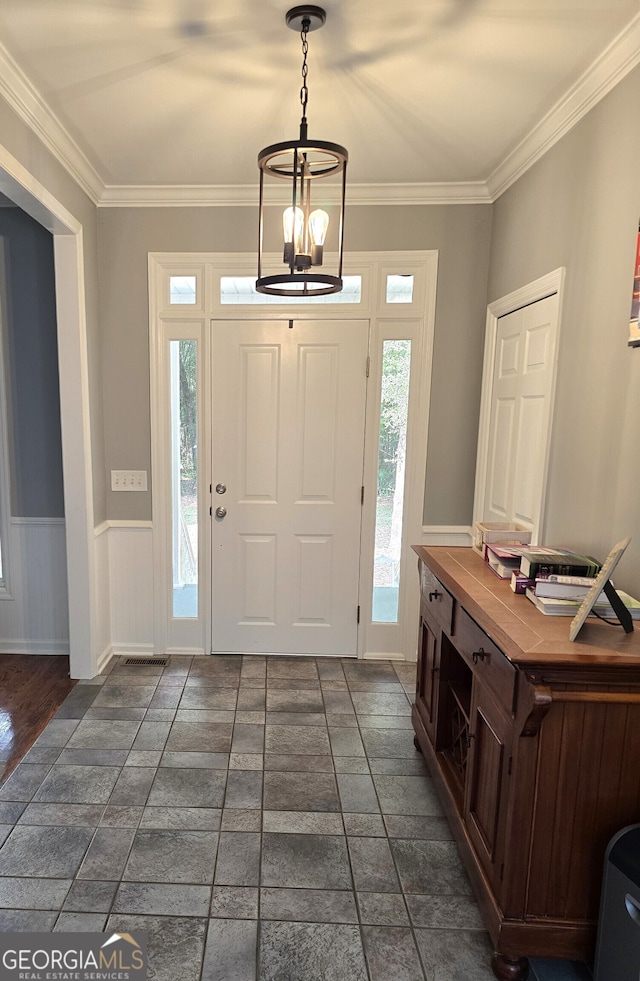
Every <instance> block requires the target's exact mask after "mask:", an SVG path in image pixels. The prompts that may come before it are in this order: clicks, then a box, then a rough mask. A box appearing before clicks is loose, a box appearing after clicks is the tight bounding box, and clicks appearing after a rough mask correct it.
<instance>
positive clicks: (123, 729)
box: [67, 719, 139, 749]
mask: <svg viewBox="0 0 640 981" xmlns="http://www.w3.org/2000/svg"><path fill="white" fill-rule="evenodd" d="M138 728H139V724H138V723H137V722H122V721H120V720H118V719H114V720H112V721H110V722H99V721H97V720H95V721H94V720H89V721H87V720H85V719H83V720H82V721H81V722H79V723H78V727H77V729H76V731H75V732H74V734H73V735H72V736H71V738H70V739H69V742H68V743H67V747H68V749H131V747H132V744H133V740H134V739H135V738H136V733H137V731H138Z"/></svg>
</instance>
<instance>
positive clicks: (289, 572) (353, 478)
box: [212, 321, 369, 655]
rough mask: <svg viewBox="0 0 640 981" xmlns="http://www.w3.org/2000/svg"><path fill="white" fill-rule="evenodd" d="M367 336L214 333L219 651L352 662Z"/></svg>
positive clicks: (354, 326) (306, 326)
mask: <svg viewBox="0 0 640 981" xmlns="http://www.w3.org/2000/svg"><path fill="white" fill-rule="evenodd" d="M368 337H369V325H368V322H367V321H355V322H354V321H340V322H336V321H332V322H318V321H314V322H303V321H300V322H298V321H296V322H295V323H294V326H293V328H292V329H290V328H289V326H288V322H287V321H253V322H240V323H239V322H238V321H234V322H220V323H215V324H214V325H213V338H214V343H213V350H214V356H213V427H212V429H213V485H214V487H215V486H216V484H223V485H225V487H226V491H225V492H224V494H221V495H218V494H216V493H214V494H213V498H214V500H213V510H214V519H213V546H212V550H213V631H212V633H213V642H212V649H213V650H214V651H246V652H249V653H250V652H252V651H258V652H265V653H270V652H274V653H291V654H296V653H299V654H351V655H355V654H356V652H357V605H358V589H359V582H358V578H359V554H360V523H361V503H360V487H361V485H362V467H363V447H364V418H365V396H366V357H367V350H368ZM218 507H222V508H224V509H225V510H226V514H225V515H224V516H223V517H215V511H216V508H218Z"/></svg>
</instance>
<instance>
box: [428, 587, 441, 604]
mask: <svg viewBox="0 0 640 981" xmlns="http://www.w3.org/2000/svg"><path fill="white" fill-rule="evenodd" d="M439 596H442V593H439V592H438V590H437V589H434V591H433V592H432V593H429V602H430V603H433V601H434V600H436V599H438V597H439Z"/></svg>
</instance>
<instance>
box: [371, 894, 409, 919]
mask: <svg viewBox="0 0 640 981" xmlns="http://www.w3.org/2000/svg"><path fill="white" fill-rule="evenodd" d="M358 906H359V908H360V920H361V922H362V923H366V924H367V925H370V926H409V914H408V913H407V907H406V906H405V902H404V898H403V896H402V895H401V894H400V893H392V892H359V893H358Z"/></svg>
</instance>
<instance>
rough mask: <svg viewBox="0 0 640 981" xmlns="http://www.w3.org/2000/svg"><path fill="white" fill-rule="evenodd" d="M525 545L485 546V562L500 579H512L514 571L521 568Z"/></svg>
mask: <svg viewBox="0 0 640 981" xmlns="http://www.w3.org/2000/svg"><path fill="white" fill-rule="evenodd" d="M525 547H529V546H524V545H517V544H513V545H512V544H506V543H505V542H501V543H500V544H492V545H485V561H486V563H487V564H488V566H489V568H490V569H491V570H492V571H493V572H495V574H496V575H497V576H498V577H499V578H500V579H510V578H511V573H512V572H513V571H514V569H519V568H520V562H521V560H522V553H523V550H524V549H525Z"/></svg>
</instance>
